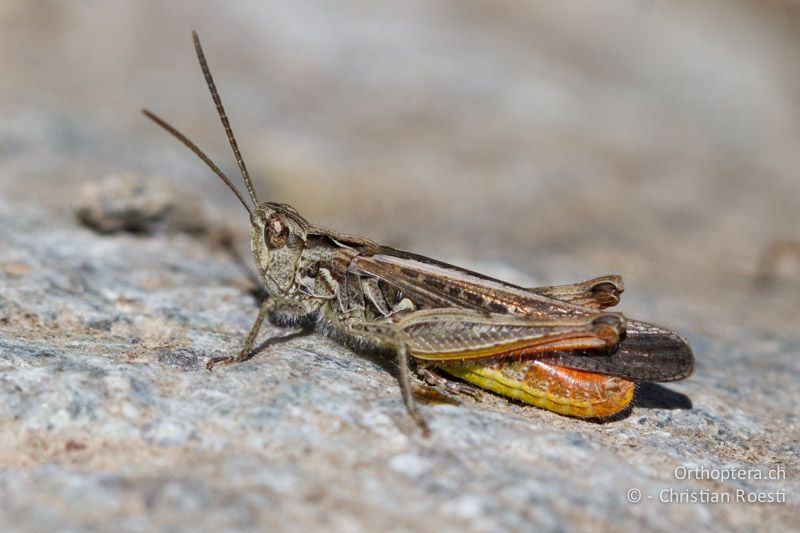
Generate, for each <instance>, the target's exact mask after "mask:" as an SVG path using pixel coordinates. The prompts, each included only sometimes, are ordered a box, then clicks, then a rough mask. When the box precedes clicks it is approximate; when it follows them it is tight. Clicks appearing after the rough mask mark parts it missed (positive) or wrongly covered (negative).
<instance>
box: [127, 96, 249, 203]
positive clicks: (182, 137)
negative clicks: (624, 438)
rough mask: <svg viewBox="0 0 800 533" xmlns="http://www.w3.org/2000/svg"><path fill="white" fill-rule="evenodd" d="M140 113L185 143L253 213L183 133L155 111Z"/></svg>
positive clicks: (229, 182)
mask: <svg viewBox="0 0 800 533" xmlns="http://www.w3.org/2000/svg"><path fill="white" fill-rule="evenodd" d="M142 113H144V114H145V116H146V117H147V118H149V119H150V120H152V121H153V122H155V123H156V124H158V125H159V126H161V127H162V128H164V129H165V130H167V131H168V132H170V133H171V134H172V135H173V136H174V137H175V138H176V139H178V140H179V141H180V142H182V143H183V144H185V145H186V147H187V148H188V149H189V150H191V151H192V152H194V154H195V155H196V156H197V157H199V158H200V159H202V160H203V162H204V163H205V164H206V165H208V167H209V168H210V169H211V170H213V171H214V173H215V174H216V175H217V176H219V177H220V179H221V180H222V181H224V182H225V185H227V186H228V187H230V189H231V190H232V191H233V194H235V195H236V197H237V198H238V199H239V201H240V202H242V205H243V206H244V208H245V209H247V212H248V213H250V214H251V215H252V214H253V212H252V211H251V210H250V206H249V205H247V202H246V201H245V199H244V196H242V193H240V192H239V190H238V189H237V188H236V187H234V186H233V183H231V180H229V179H228V176H226V175H225V173H224V172H222V170H220V168H219V167H218V166H217V165H216V164H215V163H214V162H213V161H212V160H211V159H210V158H209V157H208V156H207V155H206V154H204V153H203V151H202V150H201V149H200V148H198V147H197V145H196V144H194V143H193V142H192V141H190V140H189V138H188V137H186V135H184V134H183V133H181V132H179V131H178V130H177V129H175V128H174V127H173V126H172V125H170V124H168V123H167V122H166V121H165V120H164V119H162V118H161V117H159V116H158V115H156V114H155V113H152V112H151V111H148V110H147V109H142Z"/></svg>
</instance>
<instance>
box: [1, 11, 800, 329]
mask: <svg viewBox="0 0 800 533" xmlns="http://www.w3.org/2000/svg"><path fill="white" fill-rule="evenodd" d="M798 13H800V8H799V7H798V5H797V3H796V2H791V1H777V0H776V1H758V2H755V1H751V2H748V1H734V2H732V1H726V2H721V1H711V0H703V1H671V2H661V1H655V0H641V1H635V2H634V1H612V2H603V3H602V4H598V3H597V2H589V1H586V2H580V1H579V2H569V3H568V4H567V5H564V4H562V3H555V2H541V3H536V4H535V5H522V4H520V3H519V2H512V1H508V2H506V1H500V2H483V1H471V0H470V1H444V0H438V1H433V2H431V1H419V2H404V3H403V4H402V5H399V4H396V3H392V2H377V3H376V2H361V1H344V2H334V3H328V2H314V1H303V2H290V3H289V2H262V1H251V2H247V1H243V2H236V3H234V4H224V5H223V4H222V3H213V2H204V3H195V2H169V3H163V2H156V1H152V2H147V1H144V2H93V1H85V2H66V1H55V0H50V1H41V2H2V3H0V68H2V72H3V75H2V77H1V78H0V110H2V116H3V121H2V125H0V135H2V137H0V146H1V147H2V160H1V161H2V165H3V168H4V170H5V171H4V172H3V174H4V179H3V180H2V182H0V186H2V192H3V195H4V196H5V197H6V198H9V199H11V200H12V201H15V202H21V203H25V202H28V201H30V200H31V199H33V198H35V199H36V200H37V201H41V202H45V203H47V204H48V205H51V206H52V207H53V208H54V209H57V208H58V207H59V205H62V204H64V199H65V198H69V194H68V193H69V191H71V190H73V188H74V185H75V183H76V182H77V181H81V180H86V179H90V178H91V177H93V176H95V175H97V174H99V173H103V172H106V171H112V170H116V171H130V170H137V171H141V172H150V173H162V174H165V175H167V176H168V177H169V178H170V179H171V180H173V181H174V182H175V183H177V184H178V186H179V187H180V189H181V190H185V191H191V192H192V193H195V194H197V195H200V196H202V197H204V198H206V199H208V200H209V201H211V202H212V203H213V204H214V205H215V206H217V207H220V208H223V207H224V208H228V209H229V210H230V218H233V219H235V217H239V220H237V221H236V222H235V225H240V226H244V225H245V224H246V222H245V221H244V217H242V216H241V213H239V212H237V208H236V203H235V199H234V198H233V197H232V195H230V194H229V192H228V191H227V190H225V189H224V188H223V187H222V186H221V185H220V184H215V181H216V178H215V177H214V176H213V175H211V174H210V173H209V172H206V171H205V170H204V169H203V168H202V167H201V164H200V163H199V161H198V162H194V161H192V157H193V156H191V154H189V152H187V151H185V150H184V149H182V148H181V147H180V146H178V145H177V144H176V143H175V142H174V140H172V139H170V138H168V137H166V136H165V135H164V134H163V133H162V132H161V131H158V130H157V129H156V128H154V127H153V125H152V124H150V123H149V122H148V121H146V120H145V119H144V118H143V117H142V116H141V115H140V114H139V109H140V108H141V107H149V108H152V109H153V110H155V111H156V112H159V113H161V114H163V115H164V116H165V118H167V119H168V120H170V121H172V122H173V123H174V124H175V125H176V126H178V127H179V128H180V129H182V130H184V131H185V132H186V133H187V134H188V135H189V136H190V137H191V138H192V139H194V140H195V141H196V142H197V143H198V144H199V145H200V146H201V147H204V148H205V149H206V151H208V152H209V153H210V154H211V155H212V156H213V158H214V159H215V160H217V161H218V162H219V163H220V164H221V165H222V167H223V168H225V169H227V170H228V171H229V173H231V174H236V172H235V166H234V164H233V160H232V157H231V155H230V153H229V150H228V149H227V144H226V142H225V139H224V135H223V131H222V129H221V127H220V125H219V124H218V121H217V118H216V116H215V113H214V109H213V107H212V105H211V103H210V98H209V97H208V95H207V93H206V88H205V86H204V83H203V80H202V77H201V73H200V71H199V68H198V66H197V64H196V60H195V58H194V52H193V50H192V46H191V40H190V30H191V29H196V30H197V31H198V32H199V34H200V36H201V38H202V40H203V42H204V45H205V48H206V50H207V54H208V56H209V62H210V64H211V67H212V71H213V72H214V74H215V76H216V79H217V82H218V85H219V86H220V91H221V93H222V96H223V98H224V99H225V102H226V104H227V107H228V111H229V115H230V116H231V120H232V123H233V126H234V129H235V132H236V133H237V135H238V138H239V142H240V144H241V145H242V149H243V152H244V155H245V158H246V160H247V162H248V163H249V165H250V167H251V169H252V171H253V174H254V175H256V176H257V179H258V186H259V188H260V190H261V196H262V197H264V198H269V199H270V200H276V201H283V202H289V203H292V204H293V205H295V206H296V207H297V208H298V209H299V210H300V211H301V212H302V213H303V214H304V215H305V216H306V217H307V218H309V219H310V220H312V221H314V222H318V223H321V224H324V225H328V226H331V227H335V228H337V229H340V230H346V231H351V232H356V233H361V234H366V235H368V236H369V237H372V238H374V239H377V240H379V241H382V242H386V243H388V244H393V245H395V246H398V247H404V248H410V249H412V250H414V251H417V252H420V253H424V254H430V255H434V256H436V257H440V258H443V259H448V260H461V261H462V262H467V263H472V264H477V265H483V264H485V263H499V264H501V265H505V266H507V267H509V269H511V270H514V271H516V272H509V273H507V275H510V276H512V277H515V276H516V278H517V279H516V281H520V282H527V283H531V282H536V283H547V284H549V283H557V282H568V281H571V280H574V279H575V278H585V277H590V276H594V275H598V274H603V273H606V272H619V273H622V274H624V275H625V276H626V281H627V282H628V287H629V293H628V294H626V296H628V295H629V294H635V293H636V291H635V290H631V288H632V287H633V286H635V284H639V283H640V284H642V285H644V286H647V287H650V288H652V289H653V291H656V292H658V291H661V290H664V289H665V288H666V289H669V291H670V292H671V293H672V294H673V295H674V296H676V297H680V298H681V299H682V298H684V297H685V296H689V297H697V301H698V302H702V301H704V300H706V299H714V300H717V301H718V302H719V300H720V299H725V298H730V297H732V295H731V293H730V290H729V289H730V285H738V286H740V288H743V287H744V286H745V285H747V284H748V283H749V280H750V277H751V275H752V274H753V270H754V268H755V267H756V264H757V262H758V258H759V255H760V254H762V253H763V250H764V248H765V246H766V245H767V244H768V243H770V242H772V241H774V240H780V239H791V238H800V229H799V228H800V225H799V224H800V223H799V222H798V213H799V212H800V211H799V210H798V204H800V179H798V171H797V169H798V168H800V150H798V148H797V146H798V144H797V143H798V137H799V133H800V121H799V120H798V117H800V107H799V105H798V104H799V103H800V17H798ZM11 174H14V177H13V178H10V177H9V176H10V175H11ZM20 175H21V176H24V178H25V179H20ZM62 207H63V205H62ZM242 229H244V228H242ZM434 229H435V231H432V230H434ZM783 263H791V259H788V260H787V261H784V262H783ZM792 267H796V264H795V265H791V264H790V265H787V264H783V266H782V272H783V274H784V277H786V276H789V277H792V276H794V281H795V282H796V281H797V280H798V279H800V274H798V272H797V270H798V268H792ZM520 278H521V279H520ZM631 284H634V285H631ZM791 287H792V284H789V286H788V287H784V288H785V289H786V290H791ZM797 294H798V293H797V292H795V293H794V296H795V298H794V301H792V302H791V303H790V302H787V301H781V299H778V300H774V299H771V300H770V303H769V305H770V306H772V305H775V306H778V307H779V308H780V309H782V310H783V311H788V310H789V308H791V309H792V310H794V311H795V312H796V311H797V305H796V300H797V298H796V296H797ZM730 303H731V305H733V304H734V303H735V302H733V301H731V302H730ZM751 303H753V302H751ZM701 314H702V313H701ZM754 315H755V316H752V315H750V314H747V315H745V314H743V315H742V317H741V318H744V316H748V319H752V320H759V316H760V315H763V313H754ZM697 318H698V319H699V320H704V318H703V317H702V316H700V317H697ZM764 322H765V325H766V326H769V325H770V324H771V323H772V322H773V320H772V319H768V320H764ZM783 325H784V324H781V326H780V327H783Z"/></svg>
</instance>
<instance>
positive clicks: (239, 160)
mask: <svg viewBox="0 0 800 533" xmlns="http://www.w3.org/2000/svg"><path fill="white" fill-rule="evenodd" d="M192 39H193V40H194V49H195V52H197V60H198V61H199V62H200V68H201V69H203V76H204V77H205V79H206V85H208V90H209V91H210V92H211V98H212V99H213V100H214V105H216V106H217V114H219V119H220V120H221V121H222V126H223V127H224V128H225V135H227V136H228V142H229V143H230V144H231V148H232V149H233V155H234V156H235V157H236V164H237V165H239V170H240V171H241V173H242V178H243V179H244V184H245V185H246V186H247V192H249V193H250V198H252V199H253V203H254V204H255V205H256V207H258V199H257V198H256V192H255V189H254V188H253V181H252V180H251V179H250V173H249V172H247V167H246V166H245V164H244V159H242V153H241V152H240V151H239V145H238V144H237V142H236V137H234V136H233V131H232V130H231V124H230V122H229V121H228V116H227V115H226V114H225V108H224V107H222V99H221V98H220V97H219V93H218V92H217V86H216V85H215V84H214V78H212V77H211V70H209V68H208V62H207V61H206V56H205V54H204V53H203V47H202V46H200V38H199V37H198V36H197V32H196V31H192Z"/></svg>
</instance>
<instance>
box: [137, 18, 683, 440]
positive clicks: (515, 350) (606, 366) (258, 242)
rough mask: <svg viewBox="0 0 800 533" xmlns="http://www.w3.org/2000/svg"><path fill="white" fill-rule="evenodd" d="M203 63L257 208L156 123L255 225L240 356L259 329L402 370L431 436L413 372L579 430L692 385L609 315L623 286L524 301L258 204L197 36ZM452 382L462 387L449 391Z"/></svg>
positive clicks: (644, 332)
mask: <svg viewBox="0 0 800 533" xmlns="http://www.w3.org/2000/svg"><path fill="white" fill-rule="evenodd" d="M192 37H193V40H194V46H195V51H196V54H197V58H198V60H199V62H200V67H201V69H202V71H203V75H204V77H205V80H206V84H207V86H208V89H209V91H210V92H211V97H212V99H213V101H214V104H215V106H216V108H217V113H218V115H219V118H220V120H221V122H222V125H223V127H224V129H225V133H226V135H227V138H228V142H229V143H230V146H231V149H232V151H233V154H234V156H235V158H236V162H237V165H238V167H239V170H240V172H241V175H242V179H243V180H244V183H245V186H246V188H247V192H248V195H249V200H251V201H252V205H250V204H249V203H248V200H247V199H245V197H244V195H242V193H241V192H239V190H238V189H237V188H236V187H235V186H234V185H233V183H232V181H231V180H230V179H229V178H228V177H227V176H226V175H225V174H224V173H223V172H222V171H221V170H220V169H219V167H218V166H217V165H216V164H215V163H214V162H213V161H211V159H210V158H209V157H208V156H207V155H206V154H205V153H204V152H203V151H202V150H200V148H198V147H197V146H196V145H195V144H194V143H193V142H192V141H190V140H189V139H188V138H187V137H186V136H185V135H184V134H182V133H181V132H180V131H178V130H177V129H176V128H174V127H173V126H171V125H170V124H168V123H167V122H165V121H164V120H163V119H161V118H160V117H158V116H156V115H155V114H153V113H152V112H150V111H148V110H143V113H144V114H145V115H146V116H147V117H149V118H150V119H152V120H153V121H154V122H156V124H158V125H159V126H161V127H162V128H164V129H165V130H167V131H168V132H169V133H170V134H172V135H173V136H174V137H176V138H177V139H178V140H179V141H181V142H182V143H183V144H184V145H186V146H187V147H188V148H189V149H190V150H191V151H192V152H194V153H195V154H196V155H197V156H198V157H199V158H200V159H201V160H203V161H204V162H205V163H206V165H208V167H209V168H210V169H211V170H212V171H213V172H214V173H215V174H216V175H217V176H219V178H220V179H221V180H222V181H223V182H224V183H225V185H227V186H228V187H229V188H230V189H231V191H233V193H234V194H235V195H236V197H237V198H238V199H239V201H240V202H241V204H242V205H243V206H244V208H245V209H246V210H247V212H248V214H249V215H250V248H251V249H252V252H253V256H254V258H255V263H256V266H257V269H258V273H259V275H260V279H261V281H262V282H263V284H264V287H265V289H266V292H267V293H268V298H266V299H265V300H264V301H263V303H262V304H261V306H260V308H259V311H258V315H257V317H256V320H255V323H254V324H253V326H252V328H251V329H250V332H249V333H248V334H247V337H246V338H245V340H244V344H243V346H242V348H241V350H239V352H238V353H236V354H234V355H231V356H228V357H215V358H212V359H210V360H209V361H208V363H207V365H206V367H207V368H208V369H209V370H211V369H212V368H213V367H215V366H217V365H228V364H233V363H239V362H242V361H246V360H247V359H249V358H251V357H252V356H253V355H254V353H253V346H254V343H255V340H256V336H257V335H258V333H259V330H260V329H261V326H262V324H263V322H264V320H265V319H266V320H268V321H269V322H270V323H272V324H273V325H276V326H278V327H295V328H297V327H299V328H303V329H305V330H307V331H312V332H316V333H319V334H322V335H325V336H327V337H330V338H332V339H334V340H335V341H337V342H339V343H341V344H344V345H346V346H348V347H350V348H352V349H354V350H355V351H360V352H382V353H387V354H390V355H393V356H394V357H395V359H396V363H397V367H398V369H399V370H398V374H399V376H398V377H399V384H400V391H401V393H402V399H403V401H404V403H405V407H406V409H407V411H408V414H409V415H410V416H411V417H412V418H413V419H414V420H415V421H416V422H417V423H418V424H419V425H420V426H421V428H422V429H423V431H427V425H426V422H425V420H424V419H423V417H422V416H421V414H420V412H419V410H418V409H417V406H416V403H415V400H414V396H413V394H412V383H411V370H410V368H411V367H412V364H413V367H414V369H415V370H416V372H417V374H418V375H419V376H420V377H421V378H423V379H424V380H425V381H426V382H428V384H430V385H438V386H442V387H445V388H447V389H448V390H451V391H456V392H470V390H471V391H472V392H477V391H475V390H474V389H471V387H474V386H477V387H478V388H480V389H486V390H490V391H493V392H495V393H497V394H500V395H502V396H505V397H507V398H511V399H514V400H518V401H522V402H525V403H529V404H533V405H536V406H539V407H543V408H545V409H549V410H551V411H554V412H557V413H560V414H564V415H568V416H574V417H581V418H602V417H609V416H611V415H614V414H616V413H619V412H621V411H623V410H624V409H625V408H626V407H627V406H629V404H631V401H632V399H633V397H634V392H635V382H638V381H674V380H680V379H684V378H686V377H688V376H689V375H690V374H691V373H692V371H693V368H694V356H693V354H692V350H691V348H690V347H689V345H688V344H687V342H686V341H685V340H684V339H683V338H681V337H680V336H679V335H677V334H676V333H674V332H672V331H670V330H668V329H665V328H661V327H659V326H655V325H652V324H647V323H645V322H639V321H636V320H630V319H626V318H625V316H624V315H622V314H621V313H612V312H608V311H605V309H606V308H608V307H611V306H613V305H616V304H617V303H618V302H619V298H620V294H621V293H622V291H623V285H622V279H621V278H620V277H619V276H604V277H599V278H595V279H592V280H589V281H584V282H582V283H576V284H572V285H560V286H552V287H536V288H524V287H519V286H516V285H512V284H510V283H506V282H503V281H500V280H497V279H493V278H491V277H488V276H484V275H482V274H479V273H477V272H472V271H469V270H466V269H463V268H459V267H456V266H453V265H449V264H447V263H443V262H440V261H436V260H433V259H430V258H427V257H424V256H421V255H416V254H413V253H408V252H404V251H400V250H396V249H394V248H390V247H388V246H383V245H380V244H378V243H376V242H373V241H371V240H368V239H365V238H362V237H356V236H353V235H347V234H345V233H340V232H338V231H333V230H329V229H325V228H321V227H319V226H316V225H314V224H311V223H309V222H308V221H307V220H306V219H305V218H303V217H302V216H301V215H300V214H299V213H298V212H297V211H296V210H295V209H294V208H293V207H291V206H290V205H287V204H282V203H276V202H263V203H262V202H259V200H258V198H257V196H256V192H255V188H254V187H253V182H252V180H251V179H250V174H249V173H248V171H247V167H246V165H245V163H244V159H243V158H242V155H241V152H240V150H239V147H238V144H237V142H236V139H235V137H234V135H233V133H232V130H231V126H230V122H229V120H228V117H227V115H226V114H225V110H224V108H223V105H222V100H221V98H220V96H219V93H218V92H217V88H216V85H215V84H214V80H213V78H212V76H211V72H210V70H209V67H208V63H207V61H206V58H205V54H204V53H203V49H202V47H201V45H200V40H199V39H198V37H197V33H196V32H193V33H192ZM445 375H449V376H451V377H456V378H460V380H463V382H467V383H468V384H470V385H467V384H465V383H463V382H459V381H453V380H450V379H447V378H446V377H445Z"/></svg>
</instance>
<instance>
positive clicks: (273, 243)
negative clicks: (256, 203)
mask: <svg viewBox="0 0 800 533" xmlns="http://www.w3.org/2000/svg"><path fill="white" fill-rule="evenodd" d="M264 230H265V231H264V242H265V244H266V245H267V248H270V249H275V248H281V247H283V246H285V245H286V241H287V240H288V239H289V226H287V225H286V221H285V220H284V219H283V216H281V215H279V214H278V213H272V214H271V215H270V216H269V217H268V218H267V222H266V224H264Z"/></svg>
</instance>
